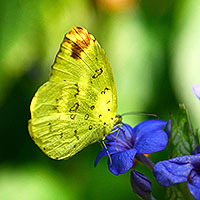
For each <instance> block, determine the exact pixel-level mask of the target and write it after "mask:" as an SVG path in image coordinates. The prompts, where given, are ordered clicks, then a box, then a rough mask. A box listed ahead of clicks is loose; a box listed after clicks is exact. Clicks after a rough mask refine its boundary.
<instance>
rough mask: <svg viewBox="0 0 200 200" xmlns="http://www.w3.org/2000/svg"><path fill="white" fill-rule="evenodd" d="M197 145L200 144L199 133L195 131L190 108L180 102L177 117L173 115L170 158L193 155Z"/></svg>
mask: <svg viewBox="0 0 200 200" xmlns="http://www.w3.org/2000/svg"><path fill="white" fill-rule="evenodd" d="M197 145H199V137H198V134H197V132H196V134H195V133H194V130H193V128H192V124H191V122H190V119H189V114H188V110H187V109H186V107H185V105H183V104H180V105H179V112H178V115H177V117H176V118H175V117H174V116H172V128H171V138H170V140H169V149H170V153H169V158H174V157H177V156H183V155H191V154H192V152H193V150H194V149H195V147H196V146H197Z"/></svg>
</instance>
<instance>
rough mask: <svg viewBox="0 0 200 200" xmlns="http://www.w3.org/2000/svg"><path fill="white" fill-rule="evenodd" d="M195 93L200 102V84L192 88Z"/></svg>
mask: <svg viewBox="0 0 200 200" xmlns="http://www.w3.org/2000/svg"><path fill="white" fill-rule="evenodd" d="M192 90H193V93H194V94H195V96H196V97H197V98H198V99H199V100H200V84H195V85H193V86H192Z"/></svg>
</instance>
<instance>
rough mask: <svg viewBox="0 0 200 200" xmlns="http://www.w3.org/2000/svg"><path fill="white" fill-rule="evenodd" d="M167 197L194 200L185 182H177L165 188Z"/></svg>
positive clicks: (174, 199)
mask: <svg viewBox="0 0 200 200" xmlns="http://www.w3.org/2000/svg"><path fill="white" fill-rule="evenodd" d="M166 195H167V199H170V200H194V197H193V196H192V194H191V193H190V191H189V189H188V187H187V183H178V184H175V185H172V186H170V187H167V188H166Z"/></svg>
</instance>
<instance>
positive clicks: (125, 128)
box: [106, 123, 133, 145]
mask: <svg viewBox="0 0 200 200" xmlns="http://www.w3.org/2000/svg"><path fill="white" fill-rule="evenodd" d="M120 125H121V126H120ZM111 132H113V133H112V134H110V135H107V136H106V140H107V141H108V143H109V142H112V141H115V140H116V141H117V142H119V143H121V142H122V143H124V142H125V143H130V142H131V143H133V142H132V139H133V136H132V134H133V129H132V127H131V126H130V125H128V124H123V125H122V123H120V124H119V125H118V126H116V127H115V128H114V129H113V130H111ZM132 145H133V144H132Z"/></svg>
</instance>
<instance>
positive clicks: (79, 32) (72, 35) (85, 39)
mask: <svg viewBox="0 0 200 200" xmlns="http://www.w3.org/2000/svg"><path fill="white" fill-rule="evenodd" d="M93 38H94V37H93V36H92V35H91V34H90V33H89V32H88V31H87V30H86V29H84V28H82V27H73V28H72V29H71V30H70V31H69V33H67V34H66V35H65V39H66V42H67V43H70V44H71V50H72V54H71V57H72V58H74V59H76V60H79V59H81V53H82V52H83V51H84V50H85V49H87V48H88V46H89V45H90V41H91V40H93Z"/></svg>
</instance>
